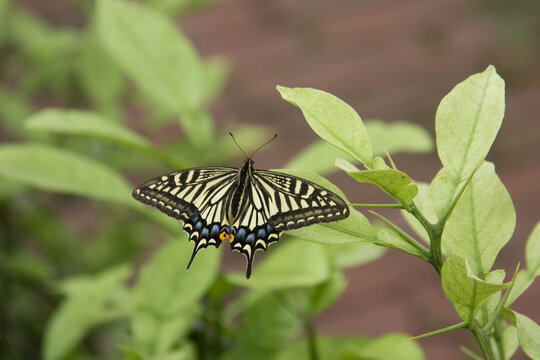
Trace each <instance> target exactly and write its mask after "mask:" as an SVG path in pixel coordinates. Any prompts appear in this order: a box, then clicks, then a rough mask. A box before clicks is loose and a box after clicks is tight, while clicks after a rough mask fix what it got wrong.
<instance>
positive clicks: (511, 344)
mask: <svg viewBox="0 0 540 360" xmlns="http://www.w3.org/2000/svg"><path fill="white" fill-rule="evenodd" d="M502 326H503V328H502V336H501V339H500V342H501V343H502V348H503V349H504V359H511V358H512V356H514V354H515V352H516V351H517V349H518V347H519V341H518V336H517V329H516V327H515V326H513V325H505V324H502ZM491 348H492V349H496V348H497V344H496V343H495V338H494V337H492V338H491Z"/></svg>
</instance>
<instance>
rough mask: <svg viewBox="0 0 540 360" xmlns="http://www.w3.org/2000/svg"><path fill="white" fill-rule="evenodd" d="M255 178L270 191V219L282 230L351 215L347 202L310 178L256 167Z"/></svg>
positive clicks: (261, 186)
mask: <svg viewBox="0 0 540 360" xmlns="http://www.w3.org/2000/svg"><path fill="white" fill-rule="evenodd" d="M253 178H254V180H255V181H254V183H255V186H257V187H260V188H263V189H264V190H265V191H266V192H267V194H268V195H269V196H268V198H269V200H268V203H267V209H268V210H267V216H268V222H269V223H270V224H271V225H272V226H274V227H275V228H276V229H277V230H279V231H284V230H292V229H298V228H301V227H304V226H308V225H311V224H316V223H321V222H331V221H337V220H342V219H345V218H346V217H347V216H349V208H348V206H347V204H346V203H345V202H344V201H343V200H342V199H341V198H340V197H339V196H338V195H336V194H335V193H333V192H332V191H330V190H328V189H326V188H324V187H322V186H320V185H318V184H315V183H313V182H311V181H308V180H305V179H301V178H298V177H296V176H292V175H287V174H282V173H278V172H275V171H264V170H257V171H255V172H254V173H253Z"/></svg>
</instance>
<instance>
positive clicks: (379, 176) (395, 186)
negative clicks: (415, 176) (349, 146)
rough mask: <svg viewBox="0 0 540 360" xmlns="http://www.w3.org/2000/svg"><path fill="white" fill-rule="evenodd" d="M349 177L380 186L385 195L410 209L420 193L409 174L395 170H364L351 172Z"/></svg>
mask: <svg viewBox="0 0 540 360" xmlns="http://www.w3.org/2000/svg"><path fill="white" fill-rule="evenodd" d="M349 176H350V177H352V178H353V179H355V180H356V181H358V182H360V183H370V184H373V185H376V186H378V187H379V188H380V189H381V190H383V191H384V192H385V193H387V194H388V195H390V196H391V197H392V198H394V199H395V200H396V201H398V202H399V203H400V204H401V205H402V206H403V207H404V208H406V209H408V208H410V207H411V205H412V201H413V199H414V197H415V196H416V194H417V193H418V187H417V186H416V184H415V183H413V182H412V180H411V179H410V178H409V176H408V175H407V174H405V173H404V172H402V171H399V170H394V169H384V170H363V171H354V172H349Z"/></svg>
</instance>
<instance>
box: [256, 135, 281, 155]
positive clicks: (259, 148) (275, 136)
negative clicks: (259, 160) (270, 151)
mask: <svg viewBox="0 0 540 360" xmlns="http://www.w3.org/2000/svg"><path fill="white" fill-rule="evenodd" d="M275 138H277V134H275V135H274V136H273V137H272V138H271V139H270V140H268V141H267V142H265V143H264V144H262V145H261V146H259V147H258V148H257V149H256V150H255V151H254V152H252V153H251V155H249V158H250V159H251V157H252V156H253V155H255V153H256V152H257V151H259V150H261V149H262V148H263V147H265V146H266V145H268V143H270V142H272V140H274V139H275Z"/></svg>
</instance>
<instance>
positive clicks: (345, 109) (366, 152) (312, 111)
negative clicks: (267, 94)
mask: <svg viewBox="0 0 540 360" xmlns="http://www.w3.org/2000/svg"><path fill="white" fill-rule="evenodd" d="M277 89H278V91H279V92H280V94H281V97H283V99H285V100H287V101H288V102H290V103H291V104H293V105H295V106H297V107H299V108H300V110H302V113H303V114H304V117H305V118H306V120H307V122H308V124H309V126H311V128H312V129H313V131H315V132H316V133H317V135H319V136H320V137H322V138H323V139H324V140H326V141H328V142H329V143H331V144H332V145H334V146H336V147H337V148H339V149H341V150H343V151H345V152H346V153H348V154H349V155H351V156H353V157H355V158H356V159H358V160H359V161H361V162H362V163H363V164H364V165H366V166H368V167H369V166H370V164H371V160H372V157H373V149H372V145H371V139H370V137H369V134H368V131H367V129H366V127H365V126H364V123H363V122H362V119H361V118H360V116H359V115H358V114H357V113H356V111H355V110H354V109H353V108H352V107H351V106H349V105H348V104H347V103H345V102H344V101H342V100H341V99H339V98H337V97H335V96H334V95H332V94H329V93H327V92H324V91H321V90H316V89H310V88H294V89H291V88H286V87H283V86H278V87H277Z"/></svg>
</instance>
